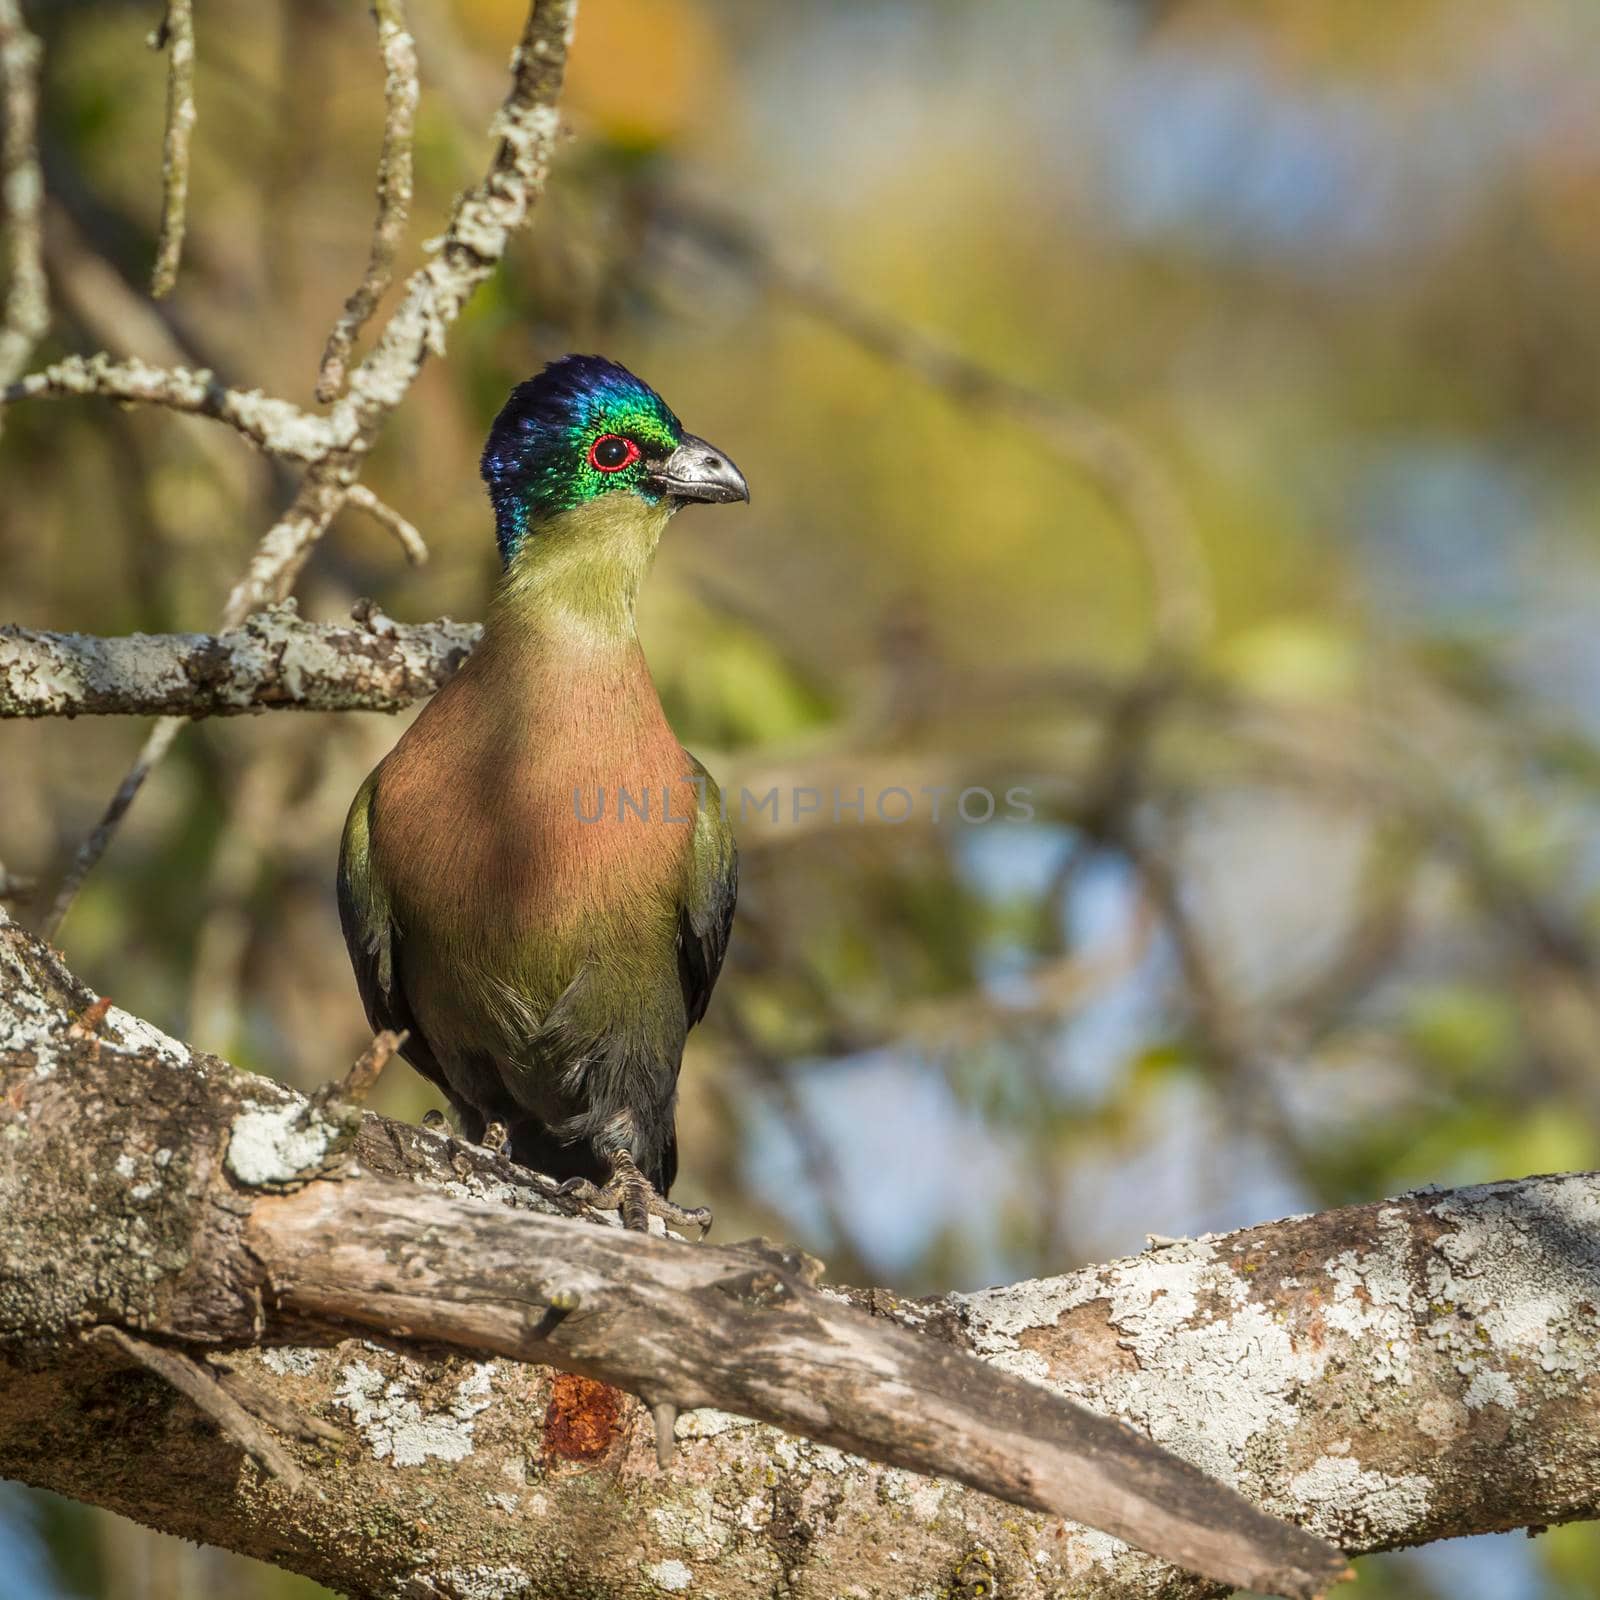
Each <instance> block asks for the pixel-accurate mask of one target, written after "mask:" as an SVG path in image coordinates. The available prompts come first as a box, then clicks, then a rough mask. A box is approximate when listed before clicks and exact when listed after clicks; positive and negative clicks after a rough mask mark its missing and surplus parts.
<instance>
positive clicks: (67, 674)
mask: <svg viewBox="0 0 1600 1600" xmlns="http://www.w3.org/2000/svg"><path fill="white" fill-rule="evenodd" d="M479 632H480V630H479V628H478V627H477V625H476V624H472V623H465V622H431V623H426V624H423V625H421V626H407V625H402V624H398V623H394V622H389V621H388V619H384V625H383V626H382V627H381V628H378V629H374V628H372V627H345V626H334V625H330V624H324V623H314V622H303V621H301V619H300V618H299V617H298V616H296V615H295V612H294V610H293V608H292V607H290V606H284V607H280V608H276V609H274V610H271V611H265V612H258V613H257V614H256V615H255V616H253V617H251V618H250V619H249V620H248V621H247V622H246V624H245V626H244V627H242V628H240V629H237V630H235V631H234V632H231V633H223V634H205V633H178V634H162V635H150V634H139V633H136V634H132V635H130V636H128V637H126V638H120V639H98V638H93V637H90V636H87V635H84V634H73V633H40V632H34V631H32V630H30V629H26V628H13V627H0V717H61V716H66V717H76V716H103V715H125V716H151V715H160V716H166V717H176V718H193V717H228V716H239V715H242V714H243V713H245V712H250V711H260V710H263V709H265V708H268V707H288V708H293V709H295V710H301V711H399V710H401V709H403V708H404V707H405V706H408V705H412V704H414V703H415V702H416V701H418V700H420V699H424V698H426V697H427V696H428V695H430V694H432V693H433V692H434V690H436V689H437V688H439V686H440V685H441V684H443V683H444V682H445V681H446V680H447V679H449V677H450V676H451V675H452V674H453V673H454V672H455V669H456V668H457V667H458V666H459V665H460V664H461V662H462V661H463V660H464V659H465V658H466V656H467V653H468V652H469V651H470V650H471V649H472V647H473V645H474V644H476V643H477V639H478V634H479Z"/></svg>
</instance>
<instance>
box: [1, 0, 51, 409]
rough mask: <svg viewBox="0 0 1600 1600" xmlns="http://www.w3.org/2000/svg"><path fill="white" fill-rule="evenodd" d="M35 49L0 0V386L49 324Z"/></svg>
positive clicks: (9, 1)
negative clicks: (2, 274)
mask: <svg viewBox="0 0 1600 1600" xmlns="http://www.w3.org/2000/svg"><path fill="white" fill-rule="evenodd" d="M40 55H41V51H40V48H39V41H38V40H37V39H35V38H34V36H33V35H32V34H31V33H30V32H29V31H28V27H27V24H26V23H25V22H24V21H23V18H22V7H21V5H20V4H19V3H18V0H0V215H3V216H4V218H5V225H6V241H7V244H6V297H5V307H4V312H3V314H0V386H3V385H5V384H7V383H9V382H10V381H11V380H12V379H13V378H14V377H15V376H16V375H17V374H18V373H19V372H21V371H22V368H23V366H24V365H25V364H26V362H27V360H28V357H29V356H30V355H31V354H32V353H33V347H34V346H35V345H36V344H37V343H38V342H39V341H40V339H42V338H43V337H44V335H45V331H46V329H48V328H49V326H50V289H49V285H48V283H47V282H46V280H45V275H44V230H43V225H42V222H41V214H42V210H43V206H44V178H43V175H42V174H41V172H40V170H39V148H38V131H37V130H38V113H39V59H40Z"/></svg>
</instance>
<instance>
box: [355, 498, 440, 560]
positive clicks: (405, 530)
mask: <svg viewBox="0 0 1600 1600" xmlns="http://www.w3.org/2000/svg"><path fill="white" fill-rule="evenodd" d="M345 504H346V505H352V506H360V507H361V509H362V510H363V511H365V512H366V513H367V515H368V516H370V517H372V518H373V519H374V520H375V521H377V522H381V523H382V524H383V525H384V527H386V528H387V529H388V530H389V532H390V533H392V534H393V535H394V536H395V538H396V539H398V540H399V541H400V548H401V549H402V550H403V551H404V552H405V557H406V560H407V561H409V562H410V563H411V565H412V566H414V567H420V566H421V565H422V564H423V563H424V562H425V561H426V560H427V559H428V546H427V544H426V542H425V541H424V540H423V537H422V535H421V534H420V533H418V532H417V530H416V527H415V526H414V525H413V524H412V523H410V522H408V521H406V519H405V518H404V517H402V516H401V515H400V513H399V512H398V511H396V510H395V509H394V507H393V506H391V505H389V504H388V503H387V502H386V501H383V500H380V499H379V498H378V497H377V495H375V494H374V493H373V492H372V490H370V489H369V488H368V487H367V486H366V484H364V483H353V484H351V485H350V491H349V493H348V494H346V495H345Z"/></svg>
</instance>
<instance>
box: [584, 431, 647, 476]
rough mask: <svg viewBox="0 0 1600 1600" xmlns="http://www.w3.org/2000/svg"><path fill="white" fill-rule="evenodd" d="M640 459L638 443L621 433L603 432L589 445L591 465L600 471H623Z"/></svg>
mask: <svg viewBox="0 0 1600 1600" xmlns="http://www.w3.org/2000/svg"><path fill="white" fill-rule="evenodd" d="M638 459H639V447H638V445H636V444H635V443H634V442H633V440H632V439H625V438H624V437H623V436H622V435H621V434H620V433H602V434H601V435H600V437H599V438H598V439H596V440H595V442H594V443H593V444H592V445H590V446H589V465H590V466H591V467H594V468H595V469H596V470H597V471H600V472H621V471H622V469H623V468H624V467H631V466H632V465H633V464H634V462H635V461H637V460H638Z"/></svg>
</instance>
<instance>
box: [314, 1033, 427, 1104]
mask: <svg viewBox="0 0 1600 1600" xmlns="http://www.w3.org/2000/svg"><path fill="white" fill-rule="evenodd" d="M408 1038H410V1034H409V1032H408V1031H407V1030H406V1029H405V1028H402V1029H401V1030H400V1031H399V1032H398V1033H395V1032H392V1031H391V1030H390V1029H388V1028H384V1029H383V1030H382V1031H381V1032H379V1033H376V1034H374V1035H373V1037H372V1043H371V1044H369V1045H368V1046H367V1048H366V1049H365V1050H363V1051H362V1052H361V1054H360V1055H359V1056H357V1057H356V1059H355V1061H354V1062H353V1063H352V1065H351V1067H350V1070H349V1071H348V1072H347V1073H345V1075H344V1076H343V1077H342V1078H341V1079H339V1081H338V1082H337V1083H331V1084H329V1085H328V1086H327V1091H328V1092H327V1098H328V1100H329V1101H330V1102H336V1103H337V1104H339V1105H345V1106H359V1105H363V1104H365V1103H366V1098H367V1096H368V1095H369V1094H371V1093H372V1089H373V1086H374V1085H375V1084H376V1083H377V1081H378V1079H379V1078H380V1077H381V1076H382V1074H383V1069H384V1068H385V1067H386V1066H388V1065H389V1063H390V1062H391V1061H392V1060H394V1057H395V1052H396V1051H397V1050H399V1048H400V1047H401V1045H403V1044H404V1043H405V1042H406V1040H407V1039H408Z"/></svg>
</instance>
